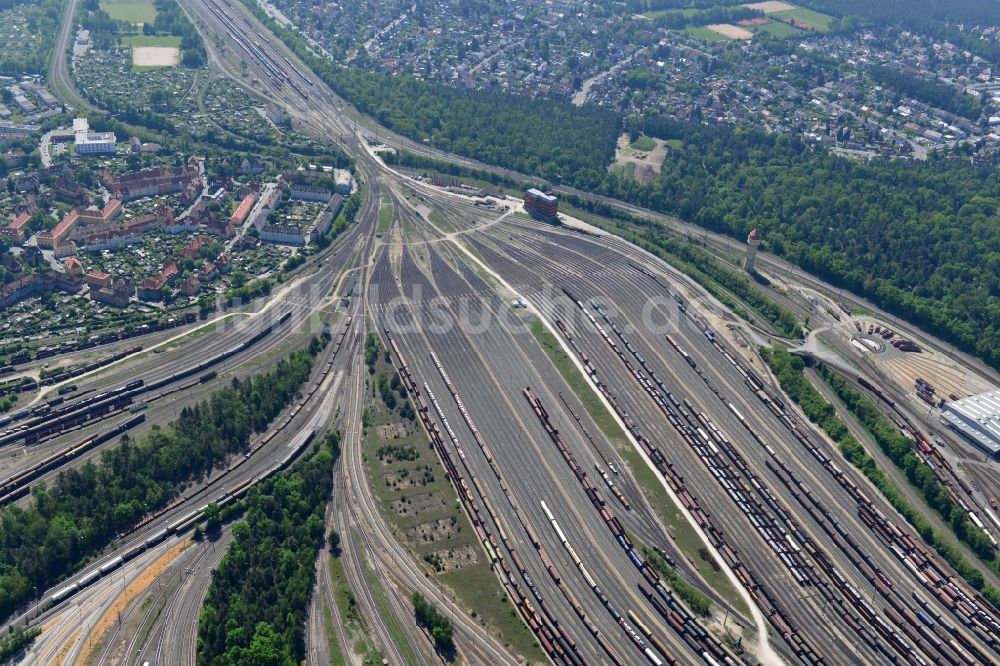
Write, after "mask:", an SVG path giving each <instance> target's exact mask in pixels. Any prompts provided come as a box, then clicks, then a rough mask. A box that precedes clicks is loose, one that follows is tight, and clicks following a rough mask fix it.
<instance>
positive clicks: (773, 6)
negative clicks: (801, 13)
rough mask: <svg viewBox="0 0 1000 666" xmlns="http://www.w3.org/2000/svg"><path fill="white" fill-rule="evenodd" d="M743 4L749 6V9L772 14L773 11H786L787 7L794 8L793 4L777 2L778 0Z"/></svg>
mask: <svg viewBox="0 0 1000 666" xmlns="http://www.w3.org/2000/svg"><path fill="white" fill-rule="evenodd" d="M743 6H744V7H749V8H750V9H756V10H758V11H761V12H764V13H765V14H773V13H774V12H787V11H788V10H789V9H795V5H790V4H788V3H787V2H779V0H767V1H766V2H751V3H749V4H746V5H743Z"/></svg>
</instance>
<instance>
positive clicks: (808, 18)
mask: <svg viewBox="0 0 1000 666" xmlns="http://www.w3.org/2000/svg"><path fill="white" fill-rule="evenodd" d="M769 16H771V17H773V18H790V19H795V20H796V21H799V22H800V23H808V24H809V25H811V26H812V27H814V28H816V29H817V30H819V31H820V32H826V31H827V30H829V29H830V23H832V22H833V17H832V16H830V15H828V14H820V13H819V12H814V11H813V10H811V9H806V8H805V7H796V8H795V9H789V10H787V11H783V12H774V13H773V14H769Z"/></svg>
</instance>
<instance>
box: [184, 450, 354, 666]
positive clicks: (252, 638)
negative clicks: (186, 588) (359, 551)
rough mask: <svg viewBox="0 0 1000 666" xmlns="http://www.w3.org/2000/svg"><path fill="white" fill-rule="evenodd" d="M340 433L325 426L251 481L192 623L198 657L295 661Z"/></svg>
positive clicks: (288, 664) (221, 664)
mask: <svg viewBox="0 0 1000 666" xmlns="http://www.w3.org/2000/svg"><path fill="white" fill-rule="evenodd" d="M339 454H340V434H339V433H337V432H330V433H327V434H326V436H325V437H324V438H323V439H322V441H321V442H318V443H317V444H315V445H313V448H312V449H311V450H310V452H309V453H308V455H307V456H306V457H305V458H304V459H303V460H301V461H299V462H297V463H295V464H294V465H293V466H292V467H291V469H289V470H288V471H287V472H282V473H280V474H276V475H274V476H272V477H270V478H268V479H267V480H265V481H262V482H261V483H259V484H258V485H257V486H255V487H254V488H253V489H252V490H251V491H250V493H249V495H248V496H247V500H246V514H245V516H244V518H243V519H242V520H241V521H240V522H238V523H236V524H234V525H233V527H232V530H233V537H234V538H233V542H232V543H231V544H230V546H229V550H228V551H227V552H226V555H225V556H224V557H223V559H222V562H221V563H220V564H219V567H218V568H217V569H216V570H215V571H214V572H213V574H212V584H211V585H210V586H209V588H208V595H207V597H206V599H205V604H204V606H203V607H202V611H201V616H200V618H199V624H198V663H199V664H208V665H210V666H228V665H230V664H233V665H235V664H260V665H262V666H263V665H265V664H266V665H269V666H270V665H274V666H279V665H280V666H294V665H296V664H300V663H303V662H304V660H305V658H306V657H305V636H304V632H305V622H306V613H307V611H308V608H309V591H310V589H311V588H312V584H313V569H314V563H315V562H316V554H317V553H318V552H319V549H320V548H321V547H322V545H323V535H324V523H323V514H324V511H325V508H326V503H327V501H328V500H329V497H330V492H331V490H332V488H333V472H332V470H333V465H334V463H335V462H336V459H337V457H338V456H339Z"/></svg>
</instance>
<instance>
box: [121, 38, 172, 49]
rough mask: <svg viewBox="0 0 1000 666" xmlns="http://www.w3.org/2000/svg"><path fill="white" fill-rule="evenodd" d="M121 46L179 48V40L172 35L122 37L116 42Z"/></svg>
mask: <svg viewBox="0 0 1000 666" xmlns="http://www.w3.org/2000/svg"><path fill="white" fill-rule="evenodd" d="M118 43H119V44H121V45H122V46H129V47H132V46H173V47H176V48H180V45H181V38H180V37H176V36H174V35H124V36H123V37H122V38H121V39H119V40H118Z"/></svg>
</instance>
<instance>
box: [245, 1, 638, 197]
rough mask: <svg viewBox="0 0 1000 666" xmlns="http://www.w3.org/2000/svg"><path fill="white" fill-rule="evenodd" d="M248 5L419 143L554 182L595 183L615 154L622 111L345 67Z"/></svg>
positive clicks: (365, 107) (353, 97) (319, 68)
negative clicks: (317, 51) (319, 55)
mask: <svg viewBox="0 0 1000 666" xmlns="http://www.w3.org/2000/svg"><path fill="white" fill-rule="evenodd" d="M244 4H245V5H246V6H247V7H248V8H249V9H250V11H251V12H253V13H254V15H255V16H257V18H258V19H260V20H261V22H263V23H264V24H265V25H267V26H268V28H270V30H271V31H272V32H273V33H274V34H275V35H276V36H277V37H278V38H280V39H281V40H282V41H283V42H284V43H285V44H286V45H287V46H288V47H289V48H290V49H291V50H292V51H294V52H295V54H296V55H297V56H298V57H299V58H300V59H302V61H303V62H304V63H305V64H306V65H307V66H308V67H309V68H310V69H312V70H313V72H315V73H316V75H317V76H318V77H319V78H320V79H322V80H323V81H324V82H325V83H326V84H327V85H328V86H330V88H331V89H332V90H333V91H334V92H335V93H337V94H338V95H340V96H341V97H343V98H344V99H346V100H348V101H349V102H350V103H351V104H352V105H354V106H355V107H356V108H358V110H360V111H361V112H363V113H365V114H368V115H371V116H373V117H374V118H376V119H377V120H378V121H379V123H381V124H382V125H384V126H385V127H388V128H389V129H391V130H393V131H394V132H398V133H399V134H401V135H403V136H406V137H408V138H410V139H413V140H414V141H418V142H421V143H424V144H426V145H428V146H431V147H434V148H439V149H441V150H445V151H450V152H454V153H457V154H459V155H464V156H466V157H471V158H473V159H476V160H479V161H482V162H485V163H487V164H493V165H497V166H501V167H505V168H507V169H513V170H516V171H521V172H523V173H530V174H536V175H539V176H542V177H543V178H546V179H548V180H551V181H554V182H559V181H561V180H567V181H568V182H574V183H581V182H587V183H590V184H591V185H596V184H597V183H599V182H600V180H601V178H602V175H603V173H604V171H605V168H606V167H607V165H608V163H609V162H610V161H611V159H612V158H613V157H614V151H615V142H616V140H617V138H618V135H619V133H620V131H621V117H620V116H619V115H618V114H617V113H615V112H613V111H610V110H606V109H602V108H598V107H593V106H586V107H577V106H574V105H572V104H570V103H569V102H563V101H557V100H552V99H548V98H538V99H535V98H531V97H527V96H522V95H516V94H512V93H507V92H503V91H497V90H467V89H462V88H457V87H455V86H449V85H446V84H442V83H433V82H428V81H423V80H420V79H416V78H413V77H410V76H385V75H383V74H379V73H375V72H367V71H364V70H361V69H356V68H348V67H342V66H340V65H338V64H336V63H334V62H331V61H330V60H327V59H325V58H320V57H318V56H316V55H314V54H313V53H312V51H311V50H310V49H309V48H308V47H307V46H306V45H305V44H304V42H303V41H302V40H301V38H300V37H299V36H298V35H297V34H296V33H294V32H292V31H291V30H289V29H288V28H285V27H283V26H281V25H278V24H277V23H275V22H274V21H273V20H271V19H270V18H269V17H268V16H267V15H266V14H265V13H264V11H263V10H262V9H261V8H260V7H259V6H258V4H257V3H255V2H248V1H247V0H244Z"/></svg>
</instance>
